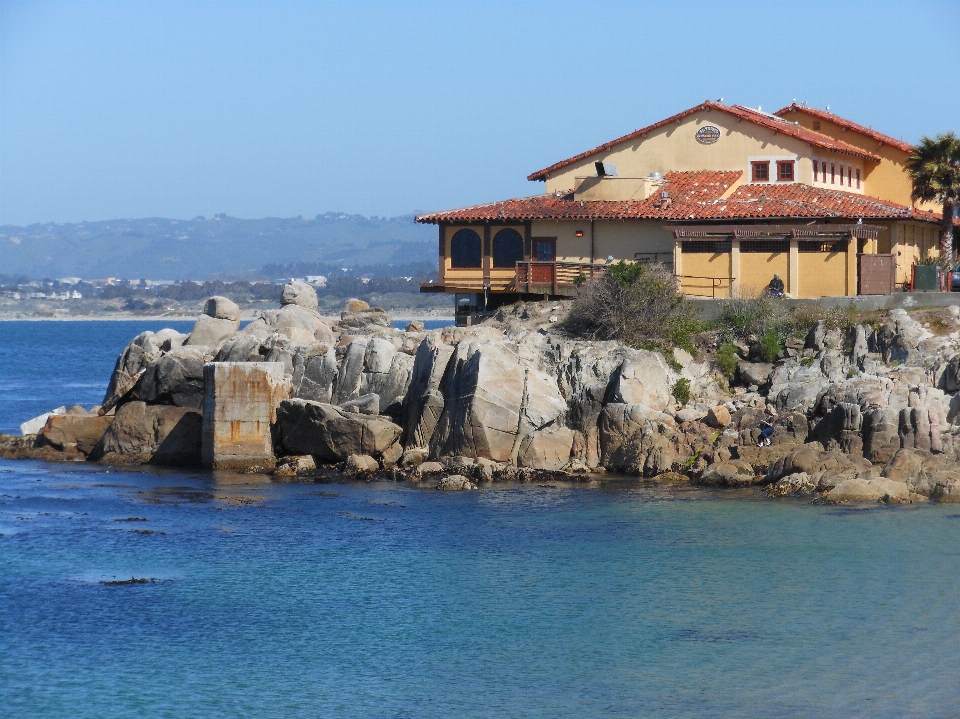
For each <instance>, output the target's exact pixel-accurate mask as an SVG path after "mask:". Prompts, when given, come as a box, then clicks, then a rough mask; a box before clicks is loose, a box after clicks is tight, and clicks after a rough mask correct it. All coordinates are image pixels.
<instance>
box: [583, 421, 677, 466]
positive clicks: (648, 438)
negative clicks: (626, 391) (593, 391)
mask: <svg viewBox="0 0 960 719" xmlns="http://www.w3.org/2000/svg"><path fill="white" fill-rule="evenodd" d="M674 427H675V423H674V420H673V418H672V417H671V416H670V415H667V414H663V413H662V412H657V411H655V410H653V409H650V408H649V407H645V406H643V405H637V404H608V405H607V406H606V407H604V409H603V411H602V412H601V413H600V452H601V460H602V463H603V466H604V467H607V468H608V469H614V470H617V471H621V472H626V473H629V474H637V475H642V476H645V477H652V476H654V475H657V474H660V473H661V472H667V471H669V470H670V469H671V468H672V467H673V465H674V462H675V461H676V459H677V457H676V452H675V450H674V445H673V443H672V442H671V437H672V435H673V434H674V432H673V430H674Z"/></svg>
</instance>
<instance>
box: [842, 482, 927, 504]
mask: <svg viewBox="0 0 960 719" xmlns="http://www.w3.org/2000/svg"><path fill="white" fill-rule="evenodd" d="M824 498H825V499H826V500H827V501H829V502H884V503H887V504H895V503H899V502H906V501H909V500H910V488H909V487H908V486H907V485H906V484H905V483H904V482H895V481H893V480H891V479H886V478H883V477H877V478H869V479H868V478H861V477H854V478H852V479H845V480H844V481H842V482H840V483H839V484H838V485H837V486H836V487H834V488H833V489H831V490H830V491H829V492H827V493H826V495H824Z"/></svg>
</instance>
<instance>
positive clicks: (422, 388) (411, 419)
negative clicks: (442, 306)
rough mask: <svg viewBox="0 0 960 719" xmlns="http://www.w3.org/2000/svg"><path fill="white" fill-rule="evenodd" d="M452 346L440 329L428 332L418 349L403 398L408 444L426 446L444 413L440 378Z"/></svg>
mask: <svg viewBox="0 0 960 719" xmlns="http://www.w3.org/2000/svg"><path fill="white" fill-rule="evenodd" d="M453 351H454V348H453V347H452V346H451V345H449V344H446V343H445V342H443V340H442V338H441V334H440V333H439V332H431V333H429V334H428V335H427V336H426V338H425V339H424V340H423V342H421V343H420V347H419V349H417V354H416V357H415V358H414V362H413V370H412V371H411V376H410V383H409V386H408V388H407V394H406V397H405V398H404V408H403V412H404V417H405V423H404V437H405V440H404V442H405V445H406V446H407V447H408V448H413V447H417V448H426V447H429V446H430V440H431V438H432V437H433V432H434V430H435V429H436V426H437V423H438V422H439V421H440V416H441V414H442V413H443V406H444V401H443V394H442V393H441V392H440V391H439V390H440V382H441V380H442V379H443V374H444V372H445V371H446V368H447V365H448V363H449V362H450V358H451V357H452V356H453Z"/></svg>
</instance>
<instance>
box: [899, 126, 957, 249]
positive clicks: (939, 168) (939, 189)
mask: <svg viewBox="0 0 960 719" xmlns="http://www.w3.org/2000/svg"><path fill="white" fill-rule="evenodd" d="M907 167H908V169H909V170H910V179H911V180H912V181H913V193H912V195H911V196H912V197H913V199H914V201H918V200H919V201H921V202H938V203H940V204H941V205H942V207H943V219H942V220H941V222H940V253H941V256H942V257H943V258H944V259H946V260H949V261H951V262H952V260H953V210H954V208H955V207H957V206H958V205H960V138H957V136H956V135H954V134H953V133H952V132H948V133H946V134H943V135H937V136H936V137H935V138H934V139H932V140H931V139H930V138H929V137H923V138H921V139H920V142H919V143H918V144H917V146H916V147H914V148H913V154H912V155H911V156H910V159H909V160H908V161H907Z"/></svg>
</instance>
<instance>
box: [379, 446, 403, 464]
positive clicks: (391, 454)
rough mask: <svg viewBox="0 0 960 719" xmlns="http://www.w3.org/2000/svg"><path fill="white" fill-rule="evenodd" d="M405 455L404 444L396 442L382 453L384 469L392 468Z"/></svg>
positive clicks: (381, 459)
mask: <svg viewBox="0 0 960 719" xmlns="http://www.w3.org/2000/svg"><path fill="white" fill-rule="evenodd" d="M401 457H403V445H402V444H400V442H394V443H393V444H391V445H390V446H389V447H387V448H386V449H385V450H383V452H382V453H381V454H380V462H381V464H383V467H384V469H392V468H393V467H396V466H397V465H398V464H399V463H400V458H401Z"/></svg>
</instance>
